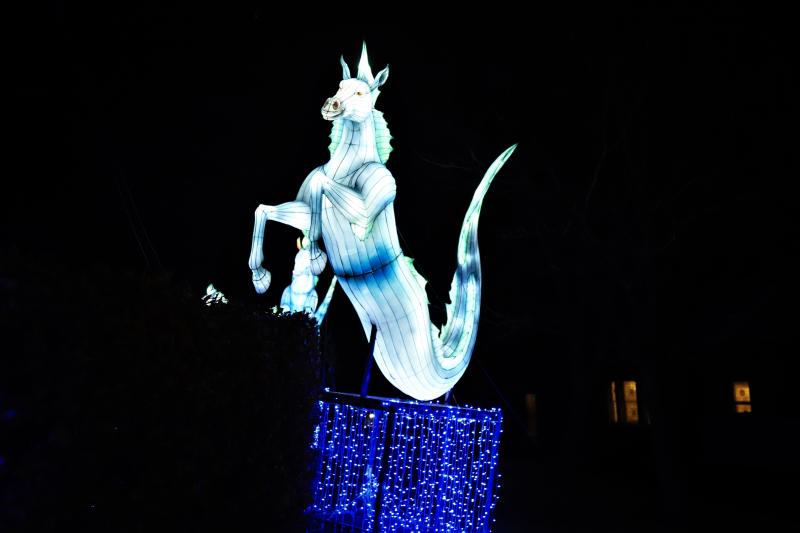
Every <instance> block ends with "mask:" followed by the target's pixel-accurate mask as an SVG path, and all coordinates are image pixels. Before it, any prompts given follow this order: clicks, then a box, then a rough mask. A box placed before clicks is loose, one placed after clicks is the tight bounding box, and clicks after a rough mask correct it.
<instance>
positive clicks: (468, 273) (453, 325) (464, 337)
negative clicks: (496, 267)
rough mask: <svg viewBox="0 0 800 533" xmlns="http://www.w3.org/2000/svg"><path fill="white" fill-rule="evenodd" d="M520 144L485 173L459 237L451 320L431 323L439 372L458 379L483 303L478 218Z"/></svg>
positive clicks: (464, 363)
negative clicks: (499, 175)
mask: <svg viewBox="0 0 800 533" xmlns="http://www.w3.org/2000/svg"><path fill="white" fill-rule="evenodd" d="M516 148H517V145H516V144H514V145H512V146H510V147H509V148H507V149H506V151H504V152H503V153H502V154H500V156H499V157H498V158H497V159H495V160H494V162H493V163H492V164H491V166H489V169H488V170H487V171H486V174H484V176H483V179H482V180H481V182H480V184H479V185H478V188H477V189H476V190H475V194H474V195H473V196H472V202H471V203H470V205H469V209H467V214H466V215H465V216H464V223H463V224H462V225H461V235H460V236H459V238H458V266H457V267H456V272H455V274H454V275H453V281H452V283H451V284H450V303H449V304H447V306H446V310H447V322H446V323H445V325H444V326H443V328H442V332H441V335H439V331H438V329H437V328H436V327H435V326H433V325H431V333H432V335H431V337H432V338H433V341H434V349H435V351H436V360H437V363H438V366H439V368H438V369H437V372H438V374H439V375H440V376H441V377H442V378H445V379H448V378H449V379H453V382H455V380H458V378H460V377H461V374H463V372H464V370H465V369H466V368H467V365H468V364H469V360H470V357H471V356H472V350H473V348H474V347H475V339H476V338H477V334H478V319H479V318H480V303H481V259H480V253H479V251H478V218H479V217H480V214H481V205H482V204H483V197H484V196H486V192H487V191H488V190H489V186H490V185H491V184H492V181H493V180H494V177H495V176H496V175H497V173H498V172H499V171H500V169H501V168H502V167H503V165H504V164H505V162H506V160H508V158H509V157H511V154H512V153H514V150H515V149H516Z"/></svg>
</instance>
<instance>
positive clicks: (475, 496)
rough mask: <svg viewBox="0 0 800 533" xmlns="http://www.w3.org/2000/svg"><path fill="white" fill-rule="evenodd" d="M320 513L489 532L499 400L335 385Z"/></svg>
mask: <svg viewBox="0 0 800 533" xmlns="http://www.w3.org/2000/svg"><path fill="white" fill-rule="evenodd" d="M320 408H321V414H322V416H321V419H320V424H319V427H318V428H317V430H316V431H315V437H314V445H312V447H313V448H315V449H317V450H318V451H319V459H318V465H317V478H316V482H315V486H314V503H313V505H312V506H311V507H310V508H309V512H310V514H312V515H313V516H315V517H316V518H318V519H320V520H323V521H326V522H331V523H335V524H337V525H340V526H345V527H352V528H355V529H364V530H369V531H372V530H374V529H375V526H376V525H377V530H378V531H397V532H405V531H488V530H489V529H490V526H491V524H492V522H493V519H492V515H493V511H494V508H495V506H496V504H497V499H498V494H497V488H498V487H499V484H498V480H499V477H500V475H499V474H498V473H497V459H498V446H499V442H500V433H501V432H502V429H501V425H502V418H503V417H502V412H501V411H500V410H499V409H496V408H492V409H479V408H471V407H454V406H447V405H442V404H434V403H426V402H415V401H401V400H384V399H376V398H367V399H364V398H358V397H355V396H351V395H346V394H336V393H326V394H325V395H324V399H323V401H321V402H320Z"/></svg>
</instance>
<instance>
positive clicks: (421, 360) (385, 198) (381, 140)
mask: <svg viewBox="0 0 800 533" xmlns="http://www.w3.org/2000/svg"><path fill="white" fill-rule="evenodd" d="M341 63H342V73H343V77H344V79H343V80H342V81H341V83H340V84H339V89H338V91H337V92H336V94H335V95H333V96H332V97H331V98H328V99H327V100H326V101H325V104H324V105H323V107H322V116H323V118H324V119H325V120H329V121H332V123H333V127H332V129H331V135H330V138H331V143H330V146H329V149H330V153H331V157H330V160H329V161H328V162H327V163H325V164H324V165H321V166H319V167H317V168H315V169H314V170H312V171H311V173H310V174H309V175H308V177H307V178H306V179H305V181H304V182H303V184H302V185H301V187H300V191H299V192H298V194H297V198H296V199H295V201H293V202H288V203H284V204H280V205H278V206H264V205H262V206H259V208H258V209H257V210H256V218H255V226H254V229H253V242H252V248H251V254H250V262H249V265H250V269H251V270H252V271H253V284H254V285H255V288H256V291H258V292H259V293H263V292H265V291H266V290H267V288H268V287H269V283H270V274H269V272H268V271H267V270H266V269H264V267H263V266H262V262H263V259H264V256H263V240H264V227H265V225H266V222H267V221H268V220H274V221H277V222H282V223H284V224H289V225H291V226H293V227H296V228H298V229H300V230H302V231H303V232H304V233H305V234H306V235H307V236H308V240H309V246H308V249H307V254H308V255H307V257H305V258H304V259H303V261H304V268H306V269H307V270H308V272H309V273H310V275H312V276H316V275H319V274H320V272H322V270H323V269H324V268H325V266H326V265H327V263H328V262H329V263H330V265H331V268H332V269H333V272H334V274H335V276H336V278H335V279H337V280H338V283H339V284H340V285H341V286H342V289H343V290H344V292H345V294H347V296H348V298H349V299H350V301H351V303H352V304H353V306H354V307H355V309H356V312H357V313H358V316H359V318H360V320H361V324H362V326H363V329H364V334H365V336H367V337H369V334H370V330H371V327H372V324H375V325H376V326H377V337H376V342H375V353H374V356H375V362H376V363H377V365H378V367H379V368H380V369H381V372H383V374H384V376H386V378H387V379H388V380H389V381H390V382H391V383H392V384H393V385H394V386H396V387H397V388H398V389H400V390H401V391H403V392H404V393H406V394H408V395H409V396H411V397H413V398H416V399H418V400H432V399H434V398H437V397H439V396H441V395H443V394H444V393H446V392H447V391H448V390H450V389H451V388H452V387H453V385H454V384H455V383H456V382H457V381H458V380H459V379H460V378H461V376H462V375H463V373H464V371H465V370H466V367H467V365H468V364H469V360H470V357H471V355H472V350H473V348H474V347H475V339H476V336H477V332H478V319H479V316H480V297H481V268H480V254H479V251H478V219H479V216H480V210H481V205H482V203H483V198H484V196H485V195H486V192H487V191H488V189H489V186H490V185H491V183H492V180H493V179H494V177H495V176H496V175H497V172H499V170H500V168H501V167H502V166H503V164H504V163H505V162H506V160H507V159H508V158H509V157H510V156H511V154H512V152H513V151H514V149H515V148H516V145H514V146H511V147H510V148H508V149H507V150H506V151H505V152H503V153H502V154H501V155H500V156H499V157H498V158H497V159H496V160H495V161H494V163H492V165H491V166H490V167H489V169H488V170H487V171H486V174H485V175H484V177H483V179H482V180H481V182H480V184H479V185H478V188H477V190H476V191H475V194H474V196H473V199H472V202H471V204H470V206H469V208H468V209H467V213H466V215H465V217H464V222H463V224H462V229H461V234H460V236H459V242H458V248H457V258H458V266H457V268H456V272H455V274H454V276H453V281H452V284H451V287H450V300H451V303H450V304H448V305H447V323H446V324H445V326H444V327H443V328H442V331H441V332H439V330H438V329H437V328H436V327H435V326H433V325H432V324H431V322H430V317H429V314H428V301H427V297H426V294H425V283H426V282H425V280H424V278H422V276H420V275H419V273H417V272H416V270H415V269H414V266H413V263H412V261H411V260H410V259H409V258H406V257H405V256H404V255H403V251H402V249H401V248H400V242H399V239H398V236H397V228H396V226H395V218H394V200H395V196H396V192H397V189H396V185H395V181H394V177H393V176H392V174H391V172H389V170H388V169H387V168H386V166H385V163H386V161H387V160H388V159H389V155H390V153H391V145H390V141H391V138H392V137H391V134H390V133H389V128H388V126H387V124H386V120H385V119H384V118H383V114H382V113H381V112H380V111H377V110H376V109H375V108H374V106H375V101H376V99H377V97H378V94H379V90H378V88H379V87H381V86H382V85H383V84H384V83H386V80H387V78H388V77H389V67H386V68H385V69H383V70H382V71H380V72H379V73H378V74H377V75H374V76H373V74H372V70H371V68H370V66H369V60H368V58H367V50H366V45H364V47H363V48H362V52H361V59H360V61H359V64H358V75H357V77H355V78H350V68H349V67H348V66H347V63H346V62H345V61H344V59H342V60H341ZM320 239H321V240H322V242H323V243H324V244H325V251H324V252H323V251H322V250H321V249H320V243H319V241H320Z"/></svg>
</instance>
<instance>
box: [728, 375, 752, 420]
mask: <svg viewBox="0 0 800 533" xmlns="http://www.w3.org/2000/svg"><path fill="white" fill-rule="evenodd" d="M733 403H734V406H735V408H736V412H737V413H752V412H753V406H752V405H751V404H750V383H748V382H747V381H736V382H734V384H733Z"/></svg>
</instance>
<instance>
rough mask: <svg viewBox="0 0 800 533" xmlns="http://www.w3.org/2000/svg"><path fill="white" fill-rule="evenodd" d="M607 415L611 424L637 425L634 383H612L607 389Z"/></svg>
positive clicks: (637, 402) (637, 404)
mask: <svg viewBox="0 0 800 533" xmlns="http://www.w3.org/2000/svg"><path fill="white" fill-rule="evenodd" d="M609 415H610V418H611V423H612V424H619V423H620V422H624V423H626V424H638V423H639V398H638V396H637V394H636V382H635V381H612V382H611V387H610V389H609Z"/></svg>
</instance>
